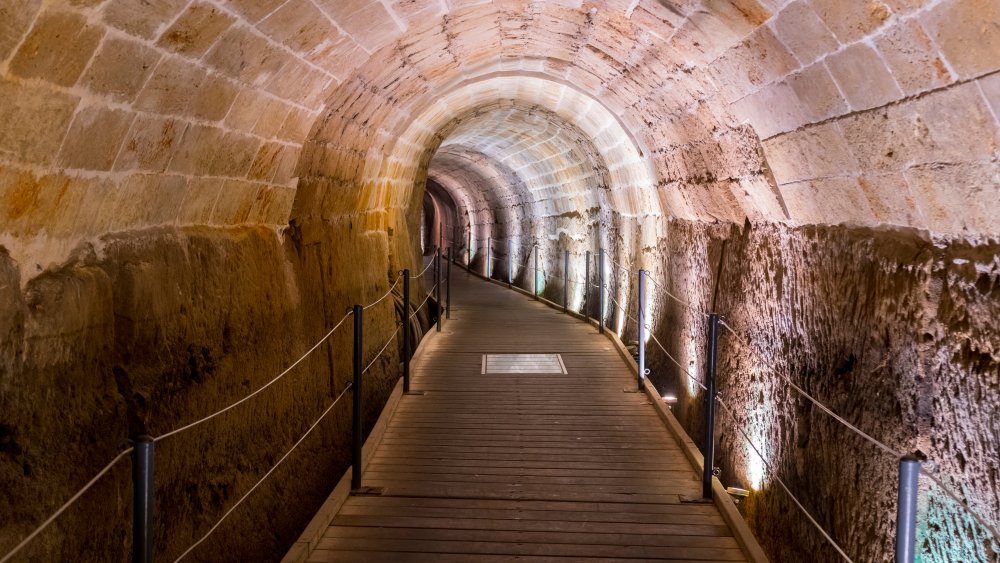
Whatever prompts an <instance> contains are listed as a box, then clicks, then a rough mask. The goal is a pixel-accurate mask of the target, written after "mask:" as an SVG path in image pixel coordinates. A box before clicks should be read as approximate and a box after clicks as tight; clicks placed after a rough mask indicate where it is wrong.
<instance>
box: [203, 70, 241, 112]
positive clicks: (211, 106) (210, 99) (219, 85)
mask: <svg viewBox="0 0 1000 563" xmlns="http://www.w3.org/2000/svg"><path fill="white" fill-rule="evenodd" d="M238 93H239V89H238V88H237V87H236V86H235V85H234V84H233V83H232V82H230V81H229V80H227V79H225V78H223V77H221V76H218V75H216V74H209V75H208V76H207V77H206V78H205V80H204V81H203V82H202V83H201V84H200V85H199V86H198V92H197V94H196V95H195V98H194V102H193V106H192V108H191V114H192V115H193V116H194V117H197V118H199V119H204V120H206V121H220V120H222V119H224V118H225V117H226V115H227V114H228V113H229V108H231V107H232V105H233V102H234V101H235V100H236V95H237V94H238Z"/></svg>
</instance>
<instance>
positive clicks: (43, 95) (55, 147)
mask: <svg viewBox="0 0 1000 563" xmlns="http://www.w3.org/2000/svg"><path fill="white" fill-rule="evenodd" d="M0 100H3V103H2V104H0V123H3V124H4V126H3V127H0V154H3V155H5V156H8V157H13V158H14V159H15V160H22V161H25V162H30V163H38V164H45V163H49V162H51V161H52V160H53V159H54V158H55V155H56V153H57V152H58V151H59V145H60V144H61V143H62V140H63V137H64V136H65V135H66V130H67V129H68V128H69V124H70V120H71V119H72V118H73V111H74V110H75V109H76V106H77V104H78V103H79V98H77V97H76V96H72V95H68V94H63V93H58V92H52V91H50V90H47V89H45V88H38V87H33V86H27V85H24V84H21V83H16V82H9V81H7V80H2V79H0Z"/></svg>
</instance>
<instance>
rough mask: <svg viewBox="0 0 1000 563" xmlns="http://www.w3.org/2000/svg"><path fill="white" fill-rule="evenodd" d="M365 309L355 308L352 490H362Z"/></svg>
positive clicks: (357, 306) (352, 390)
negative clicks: (362, 377)
mask: <svg viewBox="0 0 1000 563" xmlns="http://www.w3.org/2000/svg"><path fill="white" fill-rule="evenodd" d="M364 311H365V309H364V307H362V306H361V305H355V306H354V382H353V386H354V388H353V389H351V393H353V395H354V397H353V398H354V412H353V413H352V416H351V424H352V425H351V490H353V491H357V490H360V489H361V461H362V460H361V455H362V450H361V448H362V446H363V443H362V439H361V430H362V429H361V408H362V403H361V398H362V393H361V375H362V374H361V370H362V368H361V363H362V362H363V361H364V360H363V359H362V356H363V355H364V347H363V346H362V340H363V334H362V331H363V330H364V318H363V316H364Z"/></svg>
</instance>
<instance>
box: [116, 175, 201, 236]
mask: <svg viewBox="0 0 1000 563" xmlns="http://www.w3.org/2000/svg"><path fill="white" fill-rule="evenodd" d="M119 190H120V192H121V195H120V197H119V198H118V201H117V205H116V206H115V213H114V222H113V224H112V225H111V229H110V230H111V231H124V230H128V229H139V228H144V227H149V226H152V225H163V224H169V223H174V222H175V221H176V220H177V211H178V210H179V209H180V207H181V203H182V202H183V201H184V194H185V192H186V191H187V180H186V179H185V178H184V177H183V176H174V175H163V174H133V175H132V176H129V177H128V178H126V179H125V181H124V182H122V184H121V186H120V187H119Z"/></svg>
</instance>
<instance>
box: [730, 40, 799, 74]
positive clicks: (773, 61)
mask: <svg viewBox="0 0 1000 563" xmlns="http://www.w3.org/2000/svg"><path fill="white" fill-rule="evenodd" d="M740 47H741V48H742V49H743V50H745V52H746V61H745V64H744V68H745V70H744V72H746V73H747V74H748V77H749V79H750V83H751V84H754V85H755V86H761V85H763V84H767V83H769V82H773V81H775V80H777V79H779V78H781V77H783V76H785V75H786V74H788V73H790V72H792V71H793V70H795V69H797V68H798V67H799V65H798V64H797V62H796V60H795V58H794V57H793V56H792V54H791V53H789V52H788V49H786V48H785V46H784V45H783V44H782V43H781V41H780V40H778V38H777V37H775V35H774V32H772V31H771V29H770V28H769V27H767V26H761V27H759V28H757V30H755V31H754V32H753V33H752V34H751V35H750V36H749V37H747V39H746V40H744V41H743V43H741V45H740Z"/></svg>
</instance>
